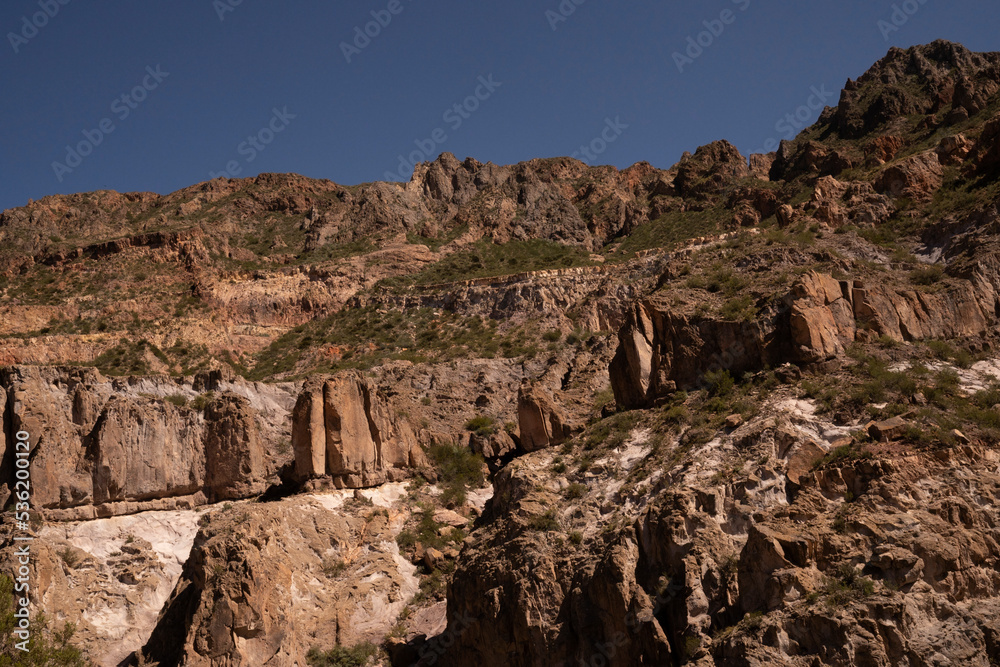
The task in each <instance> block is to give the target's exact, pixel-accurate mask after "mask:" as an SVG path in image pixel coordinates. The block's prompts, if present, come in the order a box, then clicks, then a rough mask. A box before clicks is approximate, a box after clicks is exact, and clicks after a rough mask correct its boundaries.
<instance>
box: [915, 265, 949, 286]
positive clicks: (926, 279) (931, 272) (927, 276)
mask: <svg viewBox="0 0 1000 667" xmlns="http://www.w3.org/2000/svg"><path fill="white" fill-rule="evenodd" d="M943 278H944V270H943V269H942V268H941V267H940V266H937V265H931V266H924V267H921V268H919V269H916V270H914V271H911V272H910V282H911V283H913V284H914V285H923V286H929V285H933V284H935V283H939V282H941V280H942V279H943Z"/></svg>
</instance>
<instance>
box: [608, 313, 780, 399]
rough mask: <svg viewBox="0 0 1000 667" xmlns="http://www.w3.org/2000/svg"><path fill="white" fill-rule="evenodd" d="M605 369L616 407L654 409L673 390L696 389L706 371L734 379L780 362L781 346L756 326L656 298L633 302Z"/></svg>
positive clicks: (758, 325)
mask: <svg viewBox="0 0 1000 667" xmlns="http://www.w3.org/2000/svg"><path fill="white" fill-rule="evenodd" d="M618 340H619V345H618V350H617V351H616V353H615V357H614V359H613V360H612V362H611V366H610V369H609V372H610V375H611V388H612V390H613V391H614V394H615V401H616V402H617V403H618V406H619V407H620V408H626V409H633V408H636V407H644V406H649V405H652V404H653V403H654V402H655V401H656V399H657V398H659V397H662V396H665V395H668V394H669V393H670V392H671V391H673V389H674V388H678V389H685V390H687V389H694V388H699V387H700V385H701V384H702V383H703V382H704V377H705V373H706V372H708V371H719V370H728V371H730V373H731V374H732V375H733V376H734V377H738V376H740V375H742V374H743V373H744V372H747V371H756V370H760V369H761V368H763V367H764V366H765V365H768V364H771V365H777V363H780V361H781V350H780V346H781V344H782V342H781V341H779V340H777V339H775V338H772V337H768V336H765V334H764V330H763V326H762V325H761V323H759V322H745V321H742V322H732V321H722V320H715V319H707V318H704V319H703V318H699V317H689V316H685V315H681V314H679V313H676V312H674V311H673V309H672V307H671V305H670V304H669V302H668V301H667V299H665V298H664V297H661V296H659V295H657V296H654V297H651V298H649V299H645V300H643V301H641V302H639V303H637V304H636V305H635V306H634V307H633V308H632V310H631V311H630V312H629V314H628V317H627V319H626V322H625V324H624V326H623V327H622V328H621V330H620V331H619V333H618Z"/></svg>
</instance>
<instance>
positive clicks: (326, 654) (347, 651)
mask: <svg viewBox="0 0 1000 667" xmlns="http://www.w3.org/2000/svg"><path fill="white" fill-rule="evenodd" d="M377 653H378V647H377V646H375V645H374V644H372V643H370V642H365V643H362V644H357V645H355V646H352V647H350V648H347V647H344V646H335V647H333V648H332V649H330V650H329V651H322V650H320V649H318V648H316V647H313V648H311V649H309V653H308V654H306V660H307V661H308V663H309V666H310V667H365V665H367V664H368V663H369V662H370V661H371V659H372V658H374V657H375V655H376V654H377Z"/></svg>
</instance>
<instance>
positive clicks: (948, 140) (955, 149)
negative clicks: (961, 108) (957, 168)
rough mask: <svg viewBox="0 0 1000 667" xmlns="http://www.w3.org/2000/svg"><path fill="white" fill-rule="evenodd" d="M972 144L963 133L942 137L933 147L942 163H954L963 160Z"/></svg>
mask: <svg viewBox="0 0 1000 667" xmlns="http://www.w3.org/2000/svg"><path fill="white" fill-rule="evenodd" d="M973 146H974V144H973V142H972V141H970V140H969V139H967V138H966V137H965V135H964V134H956V135H954V136H951V137H945V138H943V139H942V140H941V141H940V142H939V143H938V145H937V148H936V149H935V150H936V151H937V154H938V159H939V160H940V161H941V164H943V165H956V164H961V163H962V162H964V161H965V158H966V156H968V155H969V153H970V152H971V151H972V148H973Z"/></svg>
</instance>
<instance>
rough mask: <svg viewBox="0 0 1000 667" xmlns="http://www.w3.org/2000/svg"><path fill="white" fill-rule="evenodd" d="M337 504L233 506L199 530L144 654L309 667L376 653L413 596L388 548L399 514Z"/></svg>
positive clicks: (409, 573)
mask: <svg viewBox="0 0 1000 667" xmlns="http://www.w3.org/2000/svg"><path fill="white" fill-rule="evenodd" d="M343 502H344V498H342V497H341V498H336V497H334V496H323V497H315V496H299V497H296V498H291V499H286V500H282V501H279V502H275V503H267V504H252V505H238V506H234V507H233V508H232V509H230V510H228V511H227V510H223V511H217V512H214V513H212V514H211V515H209V516H208V517H207V519H203V520H202V526H203V527H202V529H201V531H200V533H199V535H198V537H197V539H196V540H195V547H194V549H193V551H192V553H191V557H190V558H189V559H188V560H187V562H186V563H185V565H184V571H183V572H182V573H181V576H180V580H179V581H178V583H177V586H176V587H175V589H174V591H173V594H172V595H171V596H170V599H169V600H167V602H166V604H165V605H164V608H163V612H162V613H161V615H160V618H159V620H158V622H157V625H156V628H155V629H154V630H153V633H152V636H151V637H150V639H149V641H148V642H147V644H146V646H145V648H144V649H143V653H144V654H145V656H146V657H147V659H150V660H152V661H154V662H158V663H159V664H162V665H177V664H187V665H216V664H218V665H223V664H224V665H232V666H233V667H254V666H257V665H271V666H273V667H279V666H280V667H285V666H286V665H305V664H307V661H306V656H305V654H306V652H307V651H308V650H309V648H311V647H313V646H315V647H317V648H319V649H322V650H327V649H330V648H333V646H335V645H338V644H342V645H345V646H353V645H354V644H357V643H359V642H362V641H380V640H381V639H382V638H383V637H384V636H385V635H386V634H387V633H388V631H389V629H390V628H391V627H392V626H393V625H394V624H395V622H396V617H397V615H398V614H399V612H400V611H401V610H402V609H403V607H404V606H405V605H406V603H407V601H408V600H409V599H410V598H411V597H412V596H413V595H414V594H415V593H416V592H417V590H418V582H417V580H416V578H415V577H414V571H415V569H416V568H415V567H414V566H413V565H411V564H410V563H408V562H406V561H405V560H404V559H403V558H401V557H400V555H399V549H398V547H397V546H396V542H395V536H396V534H397V533H398V532H399V530H400V526H401V523H402V520H403V519H404V518H405V514H401V513H400V512H398V511H395V510H391V513H390V511H387V510H385V509H378V508H371V507H368V508H367V509H364V510H363V511H358V512H354V511H348V509H347V508H344V507H343V506H342V503H343Z"/></svg>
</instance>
